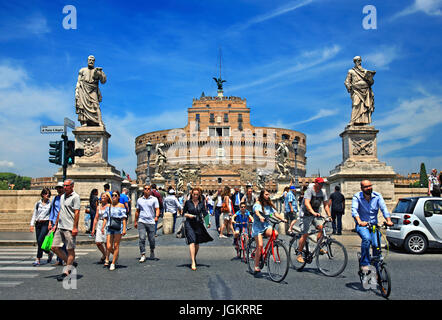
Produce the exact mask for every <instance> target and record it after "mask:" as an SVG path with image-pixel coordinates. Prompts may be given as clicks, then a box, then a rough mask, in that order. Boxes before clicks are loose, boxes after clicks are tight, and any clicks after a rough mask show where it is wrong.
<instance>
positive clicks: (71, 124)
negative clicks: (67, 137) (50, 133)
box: [64, 118, 75, 129]
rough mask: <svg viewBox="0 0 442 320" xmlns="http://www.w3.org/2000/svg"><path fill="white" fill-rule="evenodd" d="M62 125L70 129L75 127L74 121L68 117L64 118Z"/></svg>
mask: <svg viewBox="0 0 442 320" xmlns="http://www.w3.org/2000/svg"><path fill="white" fill-rule="evenodd" d="M64 125H65V126H67V127H69V128H71V129H75V122H74V121H72V120H71V119H69V118H64Z"/></svg>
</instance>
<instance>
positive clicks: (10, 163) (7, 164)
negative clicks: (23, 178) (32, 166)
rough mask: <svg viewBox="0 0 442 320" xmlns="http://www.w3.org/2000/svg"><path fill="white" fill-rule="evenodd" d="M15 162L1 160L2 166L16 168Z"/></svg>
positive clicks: (0, 164)
mask: <svg viewBox="0 0 442 320" xmlns="http://www.w3.org/2000/svg"><path fill="white" fill-rule="evenodd" d="M14 166H15V165H14V162H12V161H8V160H0V168H14Z"/></svg>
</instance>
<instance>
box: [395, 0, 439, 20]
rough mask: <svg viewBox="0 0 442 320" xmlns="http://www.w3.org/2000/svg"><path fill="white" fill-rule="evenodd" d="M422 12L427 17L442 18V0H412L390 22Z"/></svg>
mask: <svg viewBox="0 0 442 320" xmlns="http://www.w3.org/2000/svg"><path fill="white" fill-rule="evenodd" d="M418 12H423V13H425V14H426V15H429V16H442V0H414V3H413V4H412V5H410V6H408V7H406V8H404V9H403V10H401V11H400V12H398V13H396V14H395V15H394V16H393V17H391V19H390V20H395V19H397V18H400V17H405V16H409V15H412V14H415V13H418Z"/></svg>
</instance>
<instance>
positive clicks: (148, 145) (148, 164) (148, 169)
mask: <svg viewBox="0 0 442 320" xmlns="http://www.w3.org/2000/svg"><path fill="white" fill-rule="evenodd" d="M146 149H147V177H146V184H150V152H151V151H152V143H150V141H148V142H147V143H146Z"/></svg>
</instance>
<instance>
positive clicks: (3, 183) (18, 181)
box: [0, 172, 31, 190]
mask: <svg viewBox="0 0 442 320" xmlns="http://www.w3.org/2000/svg"><path fill="white" fill-rule="evenodd" d="M10 184H13V185H14V190H22V189H23V188H24V189H26V190H29V189H30V188H31V178H30V177H22V176H19V175H17V174H15V173H11V172H0V190H8V187H9V185H10Z"/></svg>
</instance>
